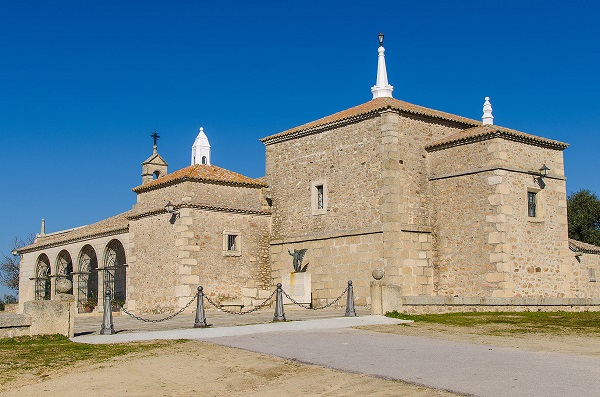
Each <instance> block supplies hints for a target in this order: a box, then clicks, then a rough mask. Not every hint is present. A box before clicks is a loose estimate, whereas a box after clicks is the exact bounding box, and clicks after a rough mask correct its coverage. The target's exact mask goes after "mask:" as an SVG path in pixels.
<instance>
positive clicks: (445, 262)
mask: <svg viewBox="0 0 600 397" xmlns="http://www.w3.org/2000/svg"><path fill="white" fill-rule="evenodd" d="M429 155H430V175H431V176H430V180H431V186H432V192H433V203H434V219H435V220H434V231H435V232H434V249H435V252H436V255H435V260H434V263H435V267H436V269H437V271H436V273H437V277H436V281H435V282H436V292H437V294H439V295H459V296H467V297H470V296H480V297H485V296H489V297H513V296H515V297H528V296H543V297H559V298H560V297H573V296H576V295H575V294H574V293H573V288H574V285H576V284H577V282H576V281H575V280H573V279H572V274H573V270H574V269H573V266H572V264H571V261H570V260H569V259H568V241H567V217H566V188H565V180H564V174H563V162H562V152H561V151H560V150H554V149H548V148H544V147H540V146H535V145H532V144H528V143H523V142H514V141H510V140H505V139H502V138H494V139H489V140H484V141H479V142H473V143H470V144H463V145H459V146H454V147H449V148H445V149H444V150H438V151H433V152H431V153H430V154H429ZM543 164H546V165H547V166H548V167H550V168H551V171H550V174H549V176H548V177H547V178H544V179H543V180H541V179H540V178H539V175H538V174H539V168H541V166H542V165H543ZM528 191H532V192H535V193H536V198H537V201H538V205H537V215H536V217H530V216H528V204H527V194H528Z"/></svg>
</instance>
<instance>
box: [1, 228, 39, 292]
mask: <svg viewBox="0 0 600 397" xmlns="http://www.w3.org/2000/svg"><path fill="white" fill-rule="evenodd" d="M34 240H35V236H34V235H29V236H27V237H26V238H25V240H23V239H20V238H18V237H15V240H14V241H13V249H19V248H21V247H24V246H26V245H29V244H32V243H33V241H34ZM19 258H20V257H19V256H18V255H17V256H14V255H12V253H11V254H8V255H7V254H5V253H2V258H1V259H0V284H2V285H5V286H7V287H8V288H10V289H12V290H14V291H18V290H19V266H20V261H19Z"/></svg>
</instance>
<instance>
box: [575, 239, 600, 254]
mask: <svg viewBox="0 0 600 397" xmlns="http://www.w3.org/2000/svg"><path fill="white" fill-rule="evenodd" d="M578 243H579V244H578ZM582 244H585V243H582V242H581V241H576V240H572V239H569V249H570V250H571V251H573V252H582V253H584V254H595V255H600V247H596V246H593V245H592V244H585V246H582Z"/></svg>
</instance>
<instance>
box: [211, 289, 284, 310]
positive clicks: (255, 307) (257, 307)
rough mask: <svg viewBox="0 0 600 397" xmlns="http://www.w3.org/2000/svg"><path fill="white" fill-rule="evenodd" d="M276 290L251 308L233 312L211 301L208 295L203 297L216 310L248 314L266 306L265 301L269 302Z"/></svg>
mask: <svg viewBox="0 0 600 397" xmlns="http://www.w3.org/2000/svg"><path fill="white" fill-rule="evenodd" d="M276 292H277V291H273V292H272V293H271V295H269V297H268V298H267V299H265V300H264V301H263V302H262V303H261V304H259V305H258V306H254V307H253V308H252V309H250V310H246V311H243V310H240V311H239V312H234V311H232V310H227V309H225V308H223V306H222V305H219V304H218V303H215V302H213V301H212V299H210V298H209V297H208V296H206V295H204V298H205V299H206V300H207V302H208V303H210V304H211V305H213V306H214V307H215V308H217V309H218V310H221V311H222V312H224V313H228V314H238V315H244V314H248V313H252V312H255V311H257V310H260V309H262V308H263V306H266V304H267V303H269V301H271V300H272V299H273V296H274V295H275V293H276Z"/></svg>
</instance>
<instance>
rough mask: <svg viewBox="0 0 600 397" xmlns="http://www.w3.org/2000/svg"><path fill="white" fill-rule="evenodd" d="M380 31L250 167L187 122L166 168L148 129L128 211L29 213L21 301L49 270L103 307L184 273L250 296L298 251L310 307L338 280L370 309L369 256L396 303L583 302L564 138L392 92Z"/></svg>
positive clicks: (143, 309)
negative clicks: (190, 137) (352, 85)
mask: <svg viewBox="0 0 600 397" xmlns="http://www.w3.org/2000/svg"><path fill="white" fill-rule="evenodd" d="M379 44H380V45H379V48H378V62H377V77H376V83H375V85H374V86H373V87H372V88H371V93H372V99H371V100H370V101H368V102H366V103H363V104H360V105H358V106H355V107H352V108H350V109H346V110H343V111H341V112H338V113H335V114H333V115H330V116H327V117H324V118H321V119H319V120H316V121H312V122H309V123H306V124H303V125H300V126H297V127H294V128H291V129H289V130H286V131H283V132H279V133H276V134H273V135H270V136H267V137H265V138H262V139H261V141H262V143H263V144H264V145H265V147H266V158H265V162H266V175H265V176H264V177H262V178H259V179H253V178H249V177H246V176H244V175H241V174H239V173H236V172H233V171H230V170H226V169H224V168H221V167H218V166H216V165H213V164H212V162H211V156H210V149H211V147H210V143H209V140H208V137H207V136H206V134H205V133H204V130H203V129H202V128H200V131H199V133H198V135H197V138H196V140H195V141H194V143H193V145H192V150H191V164H190V166H188V167H186V168H183V169H180V170H176V171H173V172H170V173H169V172H168V164H167V162H166V161H165V159H163V158H162V157H161V155H160V154H159V152H158V147H157V138H158V135H157V134H156V132H155V133H154V134H153V137H154V146H153V152H152V155H151V156H150V157H149V158H148V159H147V160H146V161H144V162H143V163H142V181H141V184H140V185H139V186H137V187H134V188H133V192H135V193H136V195H137V201H136V203H135V204H134V205H133V208H132V209H131V210H129V211H127V212H125V213H122V214H118V215H116V216H114V217H111V218H108V219H105V220H102V221H100V222H97V223H95V224H92V225H87V226H83V227H78V228H74V229H69V230H64V231H59V232H55V233H46V232H45V230H44V229H45V228H44V227H43V226H42V230H41V232H40V233H39V234H38V235H37V237H36V240H35V242H34V243H33V244H31V245H29V246H26V247H23V248H21V249H19V250H18V253H19V255H21V273H20V288H19V302H20V304H21V305H22V302H25V301H29V300H36V299H51V298H52V297H53V296H54V295H55V294H56V289H55V285H56V279H57V278H61V277H62V278H68V279H70V280H72V282H73V287H72V291H71V292H72V293H73V295H75V299H76V302H77V305H78V308H79V311H80V312H84V311H86V310H102V299H99V297H100V298H101V297H102V295H103V294H104V292H105V291H106V290H107V289H110V290H111V291H114V299H115V300H117V301H118V302H119V303H120V304H123V305H124V307H126V308H127V309H128V310H129V311H131V312H134V313H166V312H171V311H175V310H178V309H179V308H182V307H184V306H185V305H186V304H187V303H188V302H189V301H190V299H193V297H194V296H195V294H196V288H197V286H198V285H202V286H203V287H204V290H205V292H206V293H207V294H208V296H210V297H211V299H214V300H215V301H217V302H220V303H223V304H225V303H230V304H234V305H239V306H240V307H253V306H255V305H257V304H258V303H260V302H262V301H263V300H264V299H265V298H266V297H268V296H269V295H270V294H271V292H272V291H273V288H274V285H275V284H277V283H278V282H281V280H282V279H283V278H284V277H285V276H286V275H287V274H289V273H290V272H291V271H292V270H293V269H292V265H291V263H292V259H291V257H290V253H291V251H294V250H300V249H306V255H305V258H304V262H305V263H306V264H308V267H307V272H309V273H310V275H311V286H310V293H311V302H310V303H312V304H314V305H321V304H324V303H327V302H330V301H331V300H333V299H334V298H336V297H337V296H338V295H339V293H340V291H341V290H343V289H344V287H345V286H346V283H347V281H348V280H353V284H354V297H355V303H356V305H362V306H369V305H371V304H372V301H371V299H372V284H373V281H374V279H373V277H372V274H373V270H375V269H381V270H383V274H384V278H383V279H382V281H381V282H382V283H384V284H385V285H388V286H393V287H394V288H395V289H396V291H400V292H399V293H400V294H401V296H402V299H404V302H405V304H408V303H410V302H413V303H415V302H417V303H415V304H419V305H422V306H427V305H434V306H435V305H438V304H439V302H446V303H448V302H451V303H452V304H455V305H457V306H460V304H461V303H460V302H466V301H465V299H466V300H469V302H475V301H477V302H479V301H481V300H487V301H490V302H491V300H493V302H496V303H497V304H498V305H502V306H503V307H504V306H507V307H508V306H511V305H515V304H516V303H515V302H517V301H518V300H519V299H521V300H520V301H519V302H520V303H519V305H520V307H522V306H523V305H525V306H527V305H530V306H532V308H534V307H537V306H540V305H544V304H545V303H544V302H553V305H555V306H556V305H558V306H560V305H565V307H566V306H572V305H573V304H574V302H575V303H576V304H579V305H582V307H583V306H586V307H587V306H589V304H590V302H596V303H595V304H596V305H598V304H599V302H600V301H598V299H599V298H600V286H599V285H598V284H597V283H596V279H595V274H596V272H597V271H600V270H598V269H599V268H600V247H596V246H593V245H589V244H585V243H581V242H578V241H574V240H569V238H568V229H567V227H568V226H567V201H566V177H565V174H564V161H563V151H564V150H565V149H566V148H567V146H568V145H567V144H566V143H563V142H559V141H556V140H552V139H548V138H543V137H539V136H534V135H530V134H527V133H524V132H520V131H517V130H514V129H510V128H506V127H502V126H499V125H496V124H495V119H494V116H493V115H492V105H491V102H490V99H489V98H488V97H486V98H485V100H484V105H483V116H482V120H473V119H469V118H466V117H461V116H457V115H453V114H450V113H445V112H442V111H438V110H433V109H429V108H426V107H422V106H418V105H414V104H411V103H408V102H404V101H402V100H399V99H395V98H393V95H392V94H393V87H392V86H391V85H390V84H389V82H388V77H387V71H386V64H385V49H384V47H383V35H380V36H379ZM440 299H441V300H440ZM461 299H463V301H461ZM544 299H545V300H544ZM578 299H579V300H578ZM576 300H578V301H576ZM577 302H579V303H577ZM398 309H400V308H398Z"/></svg>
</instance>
